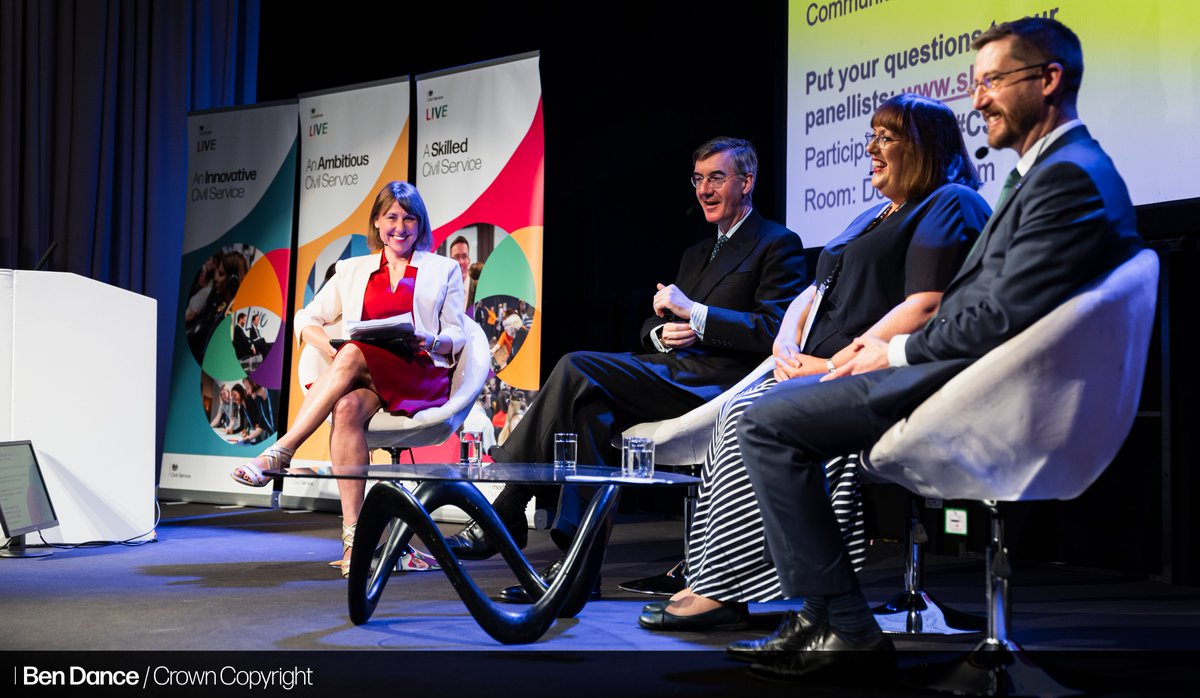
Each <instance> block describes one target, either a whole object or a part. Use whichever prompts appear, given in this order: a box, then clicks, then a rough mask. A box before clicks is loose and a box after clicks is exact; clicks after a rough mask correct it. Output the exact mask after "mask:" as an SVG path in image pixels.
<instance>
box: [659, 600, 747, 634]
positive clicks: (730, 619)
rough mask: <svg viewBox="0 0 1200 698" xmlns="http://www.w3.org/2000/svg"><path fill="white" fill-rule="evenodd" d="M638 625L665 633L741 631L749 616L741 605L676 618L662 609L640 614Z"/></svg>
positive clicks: (745, 625)
mask: <svg viewBox="0 0 1200 698" xmlns="http://www.w3.org/2000/svg"><path fill="white" fill-rule="evenodd" d="M638 625H640V626H642V627H643V628H646V629H648V630H665V631H667V632H695V631H701V630H741V629H742V628H745V627H747V626H748V625H750V614H749V613H747V612H746V607H745V606H744V605H742V604H726V605H721V606H717V607H716V608H714V609H713V610H711V611H705V612H704V613H697V614H696V615H693V616H677V615H675V614H674V613H671V612H670V611H668V610H667V609H665V608H664V609H662V610H659V611H647V612H644V613H642V615H640V616H638Z"/></svg>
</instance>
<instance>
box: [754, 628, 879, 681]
mask: <svg viewBox="0 0 1200 698" xmlns="http://www.w3.org/2000/svg"><path fill="white" fill-rule="evenodd" d="M895 668H896V648H895V646H894V645H892V641H891V640H890V639H888V636H887V635H884V634H883V633H882V632H878V633H876V634H875V635H873V636H872V637H871V638H869V639H867V640H865V641H863V642H859V643H851V642H847V641H846V640H843V639H842V638H841V637H840V636H839V635H838V634H837V633H835V632H833V630H832V629H831V628H830V627H829V626H828V625H823V626H822V627H821V629H820V632H817V633H812V634H810V635H809V636H808V642H807V643H805V645H804V647H802V648H800V649H799V650H797V651H794V652H789V653H787V654H785V655H784V656H782V657H779V658H776V659H772V660H769V661H766V662H763V663H760V664H752V665H750V675H751V676H753V677H755V678H758V679H765V680H767V681H783V682H792V681H797V680H803V679H806V678H816V677H818V676H819V677H820V678H822V679H828V678H831V677H837V678H839V679H848V680H852V681H856V682H861V681H864V680H865V681H879V680H886V679H887V678H888V677H890V676H891V674H892V672H893V671H894V670H895Z"/></svg>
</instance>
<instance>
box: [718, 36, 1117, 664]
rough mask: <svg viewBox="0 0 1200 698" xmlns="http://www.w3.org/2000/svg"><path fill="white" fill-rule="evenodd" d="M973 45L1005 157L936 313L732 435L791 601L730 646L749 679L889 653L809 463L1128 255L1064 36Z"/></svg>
mask: <svg viewBox="0 0 1200 698" xmlns="http://www.w3.org/2000/svg"><path fill="white" fill-rule="evenodd" d="M974 46H975V48H976V49H977V51H978V54H977V56H976V60H975V75H976V76H977V80H976V84H975V85H974V91H973V96H974V106H975V108H976V109H978V110H979V111H980V112H982V114H983V115H984V117H985V118H986V119H987V126H988V144H989V145H990V146H991V147H993V148H1013V149H1014V150H1016V151H1017V152H1018V153H1019V154H1020V155H1021V159H1020V161H1019V162H1018V164H1017V168H1016V174H1015V175H1012V177H1013V186H1012V187H1011V191H1002V192H1001V195H1000V201H998V202H997V205H996V208H995V212H994V213H993V214H992V218H991V219H990V220H989V222H988V225H987V227H986V228H985V229H984V230H983V232H982V234H981V235H980V238H979V241H978V243H976V245H975V247H974V248H973V249H972V250H971V252H970V253H969V254H968V256H967V259H966V260H965V262H964V263H963V267H962V269H960V270H959V272H958V274H957V276H956V277H955V279H954V280H953V281H952V282H951V284H950V286H949V287H948V288H947V289H946V293H945V295H944V297H943V298H942V303H941V308H940V309H939V311H938V313H937V315H936V316H935V317H934V319H933V320H932V321H931V322H930V323H929V324H928V325H927V326H926V327H925V328H924V329H923V330H921V331H920V332H916V333H914V334H912V335H902V336H898V337H895V338H893V339H892V340H891V342H890V343H885V342H883V341H882V340H878V339H876V338H873V337H861V338H859V339H858V340H856V346H857V347H858V349H859V353H858V355H857V356H856V357H855V358H854V359H853V360H851V361H850V362H848V363H847V364H845V365H843V366H842V367H840V368H839V369H838V370H837V371H835V372H834V373H831V374H829V375H828V376H825V377H823V378H822V379H821V380H820V381H819V382H818V381H805V380H803V379H801V380H792V381H787V382H785V383H781V384H780V385H779V386H777V387H776V388H775V389H773V390H772V391H771V392H769V393H767V394H766V395H764V396H763V397H762V398H760V399H759V400H758V402H756V403H755V404H754V405H753V406H752V407H750V409H748V410H747V411H746V413H745V416H744V417H743V419H742V422H741V425H740V427H739V430H738V443H739V444H740V445H741V447H742V454H743V457H744V459H745V463H746V468H747V471H748V473H749V476H750V480H751V483H752V484H753V486H754V491H755V495H756V497H757V499H758V501H759V504H760V506H761V508H762V512H763V518H764V523H765V527H766V538H767V545H768V548H769V550H770V554H771V557H772V559H773V560H774V562H775V565H776V568H777V569H778V571H779V577H780V581H781V583H782V586H783V590H784V593H785V594H787V595H788V596H789V597H803V598H804V600H805V603H804V609H803V610H802V611H801V612H800V613H798V614H793V615H790V616H789V617H788V618H787V619H785V621H784V623H783V624H781V625H780V628H779V629H778V630H777V631H776V632H775V634H774V635H772V636H769V637H767V638H764V639H761V640H756V641H749V642H739V643H735V644H733V645H731V646H730V648H729V652H730V653H731V654H733V655H734V656H736V657H739V658H741V659H747V660H750V661H755V662H758V663H759V664H758V665H757V666H756V667H755V668H754V669H753V670H752V671H756V672H758V673H761V674H763V675H767V676H770V677H792V678H795V677H802V676H806V675H808V674H811V673H814V672H822V673H824V672H825V671H826V670H828V669H829V668H831V667H836V666H838V665H841V666H843V667H847V668H848V667H850V666H853V667H860V666H861V664H860V662H859V661H857V660H854V659H853V658H855V657H856V655H854V654H853V653H848V652H845V651H839V650H859V649H865V650H875V653H874V654H873V655H857V656H858V657H863V656H874V657H879V656H881V654H882V653H880V652H879V650H885V651H887V650H891V648H892V645H891V642H890V641H889V640H888V639H887V638H886V636H884V635H883V634H882V633H881V632H880V630H879V626H878V625H877V624H876V623H875V620H874V617H873V616H872V614H871V611H870V609H869V608H868V606H867V602H866V599H865V598H864V597H863V594H862V592H861V591H860V589H859V586H858V581H857V579H856V578H855V575H854V572H853V570H852V569H851V566H850V562H849V559H848V556H847V553H846V550H845V546H844V545H843V544H842V536H841V533H840V532H839V530H838V527H837V523H836V520H835V518H834V515H833V511H832V509H831V506H830V502H829V497H828V495H827V494H826V492H825V481H824V471H823V470H822V463H823V462H824V461H826V460H827V459H829V458H830V457H833V456H837V455H841V454H846V453H853V452H857V451H860V450H863V449H869V448H870V446H871V445H872V444H873V443H874V442H875V441H876V440H877V439H878V438H879V437H880V436H881V435H882V434H883V433H884V432H885V431H887V429H888V428H890V427H891V426H892V425H893V424H894V423H895V422H896V421H898V420H899V419H901V418H903V417H904V416H906V415H907V414H908V413H909V412H911V411H912V409H913V408H915V407H916V406H917V405H918V404H920V402H921V401H923V400H924V399H925V398H926V397H928V396H929V395H930V394H932V393H933V392H934V391H936V390H937V388H939V387H940V386H941V385H942V384H944V383H945V382H946V381H947V380H949V379H950V378H951V377H952V376H953V375H954V374H956V373H957V372H959V371H961V370H962V369H963V368H965V367H966V366H968V365H970V364H971V363H972V362H973V361H975V360H976V359H978V358H979V357H981V356H983V355H984V354H985V353H987V352H988V351H990V350H991V349H993V348H995V347H996V346H998V345H1000V344H1001V343H1003V342H1004V341H1006V340H1007V339H1009V338H1010V337H1012V336H1014V335H1016V334H1017V333H1019V332H1020V331H1021V330H1023V329H1025V328H1026V327H1028V326H1029V325H1031V324H1032V323H1033V322H1034V321H1036V320H1037V319H1038V318H1041V317H1042V316H1044V315H1045V314H1047V313H1048V312H1049V311H1051V310H1053V309H1054V308H1055V307H1056V306H1058V305H1059V304H1060V303H1062V302H1063V301H1064V300H1066V299H1067V298H1068V297H1069V296H1071V295H1072V294H1073V293H1074V292H1075V291H1076V290H1078V289H1079V288H1080V287H1082V286H1084V285H1086V284H1087V283H1088V282H1089V281H1091V280H1093V279H1095V278H1096V277H1098V276H1100V275H1101V274H1103V273H1105V272H1107V271H1108V270H1111V269H1113V268H1114V267H1116V266H1118V265H1119V264H1120V263H1121V262H1123V261H1125V260H1126V259H1128V258H1129V257H1130V256H1132V255H1133V253H1135V252H1136V251H1137V250H1138V249H1139V248H1140V247H1141V241H1140V238H1139V237H1138V234H1137V232H1136V229H1135V220H1134V212H1133V206H1132V203H1131V202H1130V199H1129V194H1128V191H1127V190H1126V188H1125V184H1124V182H1123V181H1122V180H1121V177H1120V175H1119V174H1118V173H1117V171H1116V169H1115V168H1114V166H1113V163H1112V161H1111V160H1109V158H1108V156H1107V155H1105V154H1104V151H1103V150H1101V149H1100V146H1099V144H1098V143H1097V142H1096V141H1095V140H1093V139H1092V138H1091V136H1090V135H1089V134H1088V131H1087V129H1086V128H1085V127H1084V126H1083V124H1082V123H1081V122H1080V121H1079V119H1078V117H1077V114H1076V106H1075V102H1076V96H1077V93H1078V90H1079V84H1080V79H1081V78H1082V76H1083V54H1082V49H1081V48H1080V45H1079V40H1078V38H1076V36H1075V34H1074V33H1073V32H1071V31H1070V30H1069V29H1067V28H1066V27H1065V26H1063V25H1062V24H1060V23H1058V22H1056V21H1054V20H1047V19H1040V18H1026V19H1022V20H1019V21H1016V22H1012V23H1009V24H1002V25H999V26H996V27H993V28H991V29H989V30H988V31H987V32H985V33H984V34H982V35H981V36H980V37H979V38H978V39H977V40H976V41H975V44H974ZM1018 176H1019V179H1016V177H1018ZM1005 188H1006V189H1009V188H1010V187H1009V186H1008V184H1007V183H1006V187H1005ZM825 650H833V651H825ZM884 656H886V655H884Z"/></svg>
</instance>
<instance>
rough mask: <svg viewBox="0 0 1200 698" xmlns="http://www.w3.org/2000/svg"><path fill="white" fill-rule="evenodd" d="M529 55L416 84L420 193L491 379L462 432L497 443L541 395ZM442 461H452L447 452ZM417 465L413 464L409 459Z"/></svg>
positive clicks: (538, 168) (532, 57) (534, 67)
mask: <svg viewBox="0 0 1200 698" xmlns="http://www.w3.org/2000/svg"><path fill="white" fill-rule="evenodd" d="M538 60H539V56H538V54H537V53H530V54H523V55H520V56H513V57H509V58H503V59H498V60H495V61H489V62H486V63H480V64H475V65H470V66H464V67H462V68H456V69H453V70H447V71H442V72H437V73H431V74H427V75H421V76H418V77H417V79H416V81H417V84H416V88H417V89H416V94H417V104H416V114H417V117H418V122H417V126H416V138H417V144H416V153H417V155H416V158H417V162H416V170H417V188H418V189H420V191H421V193H422V195H423V196H424V198H425V202H426V204H427V206H428V208H429V214H430V218H431V221H432V224H433V237H434V242H435V244H436V245H437V248H436V249H437V251H438V253H439V254H443V255H446V256H448V257H451V258H453V259H454V260H455V261H457V262H458V263H459V265H460V267H461V269H462V273H463V280H464V283H465V284H466V289H467V307H466V308H464V310H465V311H466V312H467V313H468V314H469V315H470V316H471V317H473V318H474V319H475V321H476V322H477V323H479V325H480V326H481V327H482V328H483V331H484V334H485V335H486V336H487V339H488V347H489V351H490V354H491V357H490V362H491V373H490V374H489V377H488V380H487V382H486V384H485V386H484V390H483V393H482V394H481V395H480V396H479V399H478V401H477V404H476V405H475V407H474V408H473V410H472V412H471V414H470V415H469V416H468V418H467V423H466V424H465V425H464V427H465V428H467V429H470V430H472V431H482V432H483V433H484V450H485V452H486V450H487V449H488V448H489V447H490V446H491V445H492V444H494V443H503V441H504V439H505V438H507V436H508V433H509V432H510V431H511V429H512V428H513V427H514V426H515V425H516V424H517V422H519V421H520V419H521V416H522V414H523V413H524V411H525V408H526V407H527V406H528V405H529V403H530V402H532V401H533V398H534V397H535V396H536V395H537V391H538V389H539V388H540V387H541V383H540V370H541V331H542V330H541V325H542V323H541V312H542V232H543V231H542V207H543V175H544V168H545V141H544V134H543V126H542V96H541V78H540V74H539V70H538ZM446 457H453V456H452V455H451V454H450V452H449V451H447V456H446ZM418 460H420V458H419V459H418Z"/></svg>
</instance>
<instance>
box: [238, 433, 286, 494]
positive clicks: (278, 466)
mask: <svg viewBox="0 0 1200 698" xmlns="http://www.w3.org/2000/svg"><path fill="white" fill-rule="evenodd" d="M294 455H296V449H294V448H284V447H283V446H280V445H279V444H275V445H274V446H271V447H270V448H268V449H267V450H265V451H263V452H262V453H260V454H258V455H257V456H255V457H254V458H252V459H251V460H249V461H246V462H245V463H242V464H241V465H239V466H238V467H236V468H234V469H233V472H231V473H229V477H231V478H233V479H234V480H237V481H238V482H240V483H242V484H243V485H246V486H248V487H262V486H263V485H266V484H267V483H268V482H270V481H271V478H269V477H267V476H265V475H263V474H262V471H264V470H282V469H284V468H286V467H288V465H290V464H291V462H292V456H294ZM259 460H261V461H264V463H263V465H265V466H266V467H259V466H257V465H255V464H254V462H255V461H259Z"/></svg>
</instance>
